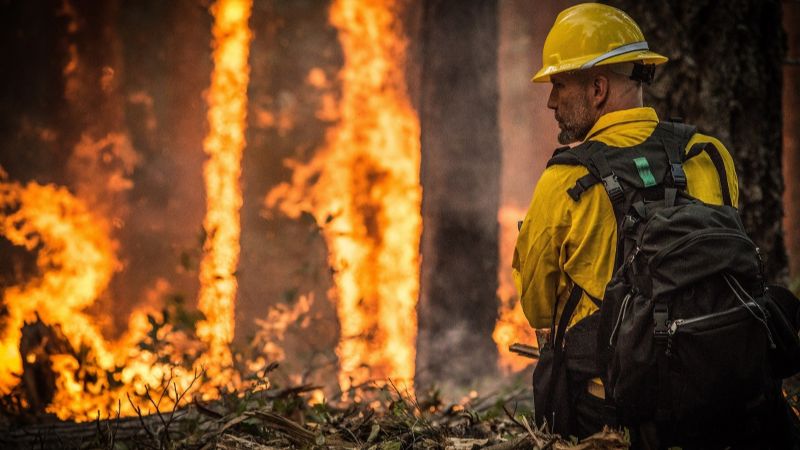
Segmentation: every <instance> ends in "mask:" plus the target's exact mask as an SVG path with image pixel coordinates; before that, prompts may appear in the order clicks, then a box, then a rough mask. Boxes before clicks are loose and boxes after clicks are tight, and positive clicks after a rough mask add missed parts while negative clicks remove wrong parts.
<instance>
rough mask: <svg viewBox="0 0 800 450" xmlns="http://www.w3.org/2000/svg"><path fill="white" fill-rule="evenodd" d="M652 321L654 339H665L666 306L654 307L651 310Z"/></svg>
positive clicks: (667, 316) (666, 331)
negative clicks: (653, 324)
mask: <svg viewBox="0 0 800 450" xmlns="http://www.w3.org/2000/svg"><path fill="white" fill-rule="evenodd" d="M653 320H654V321H655V325H656V327H655V329H654V330H653V335H654V336H655V337H656V338H666V337H667V334H668V333H669V310H667V306H666V305H658V304H657V305H655V307H654V308H653Z"/></svg>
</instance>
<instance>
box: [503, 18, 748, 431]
mask: <svg viewBox="0 0 800 450" xmlns="http://www.w3.org/2000/svg"><path fill="white" fill-rule="evenodd" d="M542 61H543V67H542V69H541V70H539V72H538V73H537V74H536V75H535V76H534V77H533V80H532V81H534V82H550V83H551V86H552V90H551V93H550V97H549V99H548V102H547V107H548V108H549V109H552V110H553V112H554V115H555V119H556V121H557V122H558V125H559V128H560V132H559V135H558V141H559V142H560V143H561V144H563V145H567V144H572V143H576V142H589V141H597V142H601V143H603V144H605V145H606V146H608V147H609V149H608V150H607V151H627V149H633V148H636V147H637V146H639V145H640V144H642V143H643V142H645V141H648V139H651V140H652V138H651V137H652V136H654V133H655V132H656V130H657V129H660V127H661V126H660V125H659V118H658V116H657V115H656V112H655V110H653V109H652V108H649V107H645V106H644V105H643V101H642V84H649V83H650V82H651V81H652V78H653V75H654V71H655V66H656V65H658V64H662V63H665V62H666V61H667V58H666V57H664V56H662V55H660V54H657V53H654V52H652V51H650V50H649V47H648V44H647V42H646V41H645V38H644V36H643V34H642V32H641V30H640V29H639V27H638V26H637V25H636V23H635V22H634V21H633V20H632V19H631V18H630V17H629V16H628V15H627V14H625V13H624V12H622V11H620V10H618V9H616V8H612V7H610V6H606V5H600V4H594V3H587V4H580V5H577V6H574V7H571V8H568V9H566V10H564V11H562V12H561V13H560V14H559V16H558V18H557V19H556V21H555V24H554V25H553V27H552V29H551V31H550V33H549V34H548V36H547V39H546V41H545V44H544V48H543V52H542ZM659 133H660V131H659ZM684 142H685V146H684V147H683V150H684V152H688V151H689V149H691V148H692V147H693V146H695V145H697V144H711V145H712V146H713V147H714V148H716V149H717V150H718V153H717V155H716V158H715V159H714V160H712V157H711V156H709V155H708V154H705V153H703V154H700V155H697V156H696V157H693V158H691V159H687V160H686V161H685V162H684V163H683V166H682V167H683V169H682V170H683V172H682V175H681V176H683V174H685V180H686V183H685V184H686V188H685V191H686V193H688V194H689V195H690V196H692V197H694V198H696V199H699V200H701V201H703V202H705V203H708V204H715V205H721V204H729V205H732V206H734V207H736V205H737V203H738V184H737V177H736V171H735V168H734V164H733V160H732V159H731V156H730V154H729V152H728V151H727V149H726V148H725V146H724V145H723V144H722V143H721V142H719V140H717V139H715V138H713V137H711V136H707V135H704V134H701V133H693V134H691V135H690V136H686V139H685V140H684ZM631 151H632V150H631ZM557 152H558V151H557ZM640 159H641V158H640ZM645 162H646V160H645ZM640 170H641V176H642V179H643V180H644V181H646V182H647V181H650V180H649V179H648V178H647V176H649V177H651V178H652V174H651V173H650V169H649V168H648V167H647V166H646V164H645V166H644V167H642V168H640ZM720 171H722V172H723V173H725V174H727V179H726V180H724V179H722V177H721V176H719V175H718V173H720ZM587 176H588V170H587V168H586V167H584V166H582V165H579V164H577V165H562V164H554V165H549V167H548V168H547V169H546V170H545V171H544V173H543V174H542V176H541V178H540V179H539V182H538V184H537V186H536V189H535V192H534V194H533V199H532V201H531V204H530V207H529V210H528V213H527V215H526V217H525V219H524V220H523V221H522V223H521V226H520V233H519V237H518V239H517V243H516V247H515V252H514V258H513V262H512V267H513V275H514V280H515V283H516V286H517V289H518V292H519V294H520V300H521V302H522V309H523V311H524V313H525V315H526V317H527V319H528V321H529V322H530V325H531V326H532V327H534V328H537V329H550V330H553V329H560V328H563V329H567V327H569V330H570V331H569V332H568V333H567V336H568V339H572V340H573V341H581V340H584V341H587V342H590V341H591V340H592V339H594V336H596V324H597V320H596V319H597V314H595V312H597V311H598V308H599V305H600V302H601V301H602V299H603V296H604V292H605V289H606V285H607V284H608V282H609V280H610V279H611V277H612V272H613V271H614V270H615V267H618V263H619V262H618V261H617V257H618V255H617V225H618V224H617V220H616V218H615V211H614V206H613V205H612V201H611V199H610V197H609V193H611V192H612V189H614V186H612V185H608V184H606V186H605V187H606V189H603V186H604V183H605V180H604V183H595V184H588V183H587V182H586V180H587ZM595 181H597V180H595ZM608 182H609V183H614V180H608ZM607 191H608V192H607ZM578 199H579V200H580V201H578ZM557 324H560V325H563V327H557V326H556V325H557ZM541 336H543V339H542V340H541V341H540V342H539V347H540V349H541V350H540V351H541V352H542V357H541V359H540V361H539V364H538V365H537V368H536V371H535V373H534V379H535V384H538V385H540V387H541V389H538V390H537V389H536V388H535V389H534V393H535V395H536V398H535V403H536V408H537V411H536V414H537V417H539V418H541V419H546V420H547V422H548V423H549V425H550V426H551V427H553V428H554V429H555V430H556V431H559V432H561V433H562V434H572V435H576V436H578V437H586V436H588V435H590V434H592V433H594V432H597V431H599V430H601V429H602V426H603V425H604V424H614V423H615V422H616V414H615V410H614V405H612V404H610V402H606V401H605V398H606V392H605V389H604V386H603V384H602V382H601V380H600V375H599V373H598V372H597V370H598V369H597V368H596V367H595V366H594V365H593V364H590V363H587V364H586V366H585V367H580V366H579V365H576V364H572V362H570V361H566V362H564V361H563V358H564V357H563V355H562V356H559V353H558V351H555V352H552V351H551V350H552V349H555V348H557V347H559V346H561V345H562V341H561V339H562V338H563V336H560V337H559V336H557V335H556V336H553V337H552V339H551V338H550V337H546V333H541ZM554 342H556V343H557V344H554ZM548 349H550V350H548ZM593 356H594V355H591V354H590V355H588V356H587V357H586V358H585V359H586V360H587V361H589V360H592V361H591V362H592V363H593V362H594V361H593ZM554 366H555V367H556V369H555V372H559V371H566V372H567V373H566V374H564V373H555V372H553V370H554V369H553V367H554ZM562 366H563V367H562ZM565 378H566V380H567V381H563V379H565ZM558 379H561V380H562V381H561V382H559V381H557V380H558ZM554 380H555V381H554Z"/></svg>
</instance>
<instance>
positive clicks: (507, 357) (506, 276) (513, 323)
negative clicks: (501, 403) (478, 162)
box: [492, 205, 536, 372]
mask: <svg viewBox="0 0 800 450" xmlns="http://www.w3.org/2000/svg"><path fill="white" fill-rule="evenodd" d="M525 213H526V211H525V209H523V208H520V207H515V206H511V205H506V206H503V207H501V208H500V211H499V212H498V217H497V218H498V221H499V222H500V261H501V262H503V263H502V264H500V270H499V273H498V280H499V285H498V287H497V297H498V298H499V299H500V311H499V317H498V319H497V323H496V324H495V327H494V332H493V333H492V338H493V339H494V342H495V343H496V344H497V350H498V353H499V356H500V357H499V360H498V364H499V366H500V368H501V369H502V370H504V371H506V372H516V371H519V370H522V369H524V368H526V367H527V366H529V365H530V364H531V360H530V359H528V358H525V357H522V356H519V355H517V354H514V353H511V352H510V351H508V347H509V346H510V345H511V344H513V343H515V342H520V343H527V344H533V343H535V342H536V334H535V333H534V329H533V328H531V326H530V324H529V323H528V321H527V319H525V314H524V313H523V312H522V304H521V303H520V302H519V296H518V295H517V289H516V287H514V281H513V280H512V279H511V269H509V267H508V262H509V261H511V258H512V256H513V255H514V245H515V243H516V240H517V234H518V231H517V221H518V220H520V219H521V218H522V217H525Z"/></svg>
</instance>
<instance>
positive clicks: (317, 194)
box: [266, 0, 422, 389]
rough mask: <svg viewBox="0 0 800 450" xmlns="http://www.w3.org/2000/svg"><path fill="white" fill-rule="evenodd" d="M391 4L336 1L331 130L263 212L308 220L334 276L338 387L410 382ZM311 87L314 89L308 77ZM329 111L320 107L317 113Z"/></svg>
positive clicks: (410, 265)
mask: <svg viewBox="0 0 800 450" xmlns="http://www.w3.org/2000/svg"><path fill="white" fill-rule="evenodd" d="M398 4H399V2H397V1H384V2H364V1H356V0H339V1H336V2H334V4H333V5H332V7H331V11H330V20H331V23H332V24H333V25H334V26H335V27H336V28H337V29H338V30H339V39H340V41H341V43H342V47H343V49H344V55H345V64H344V67H343V69H342V71H341V73H340V75H339V76H340V78H341V80H342V83H343V84H342V99H341V103H340V105H339V114H338V117H339V118H340V123H339V125H338V126H337V127H336V128H335V129H333V130H331V132H330V133H329V135H328V143H327V145H326V146H325V147H324V148H323V149H321V150H320V151H318V152H317V154H316V156H315V158H314V159H313V160H312V161H311V162H309V163H308V164H307V165H302V164H299V163H290V164H292V166H293V167H294V173H293V176H292V182H291V183H290V184H282V185H280V186H278V187H276V188H275V189H274V190H273V191H271V192H270V193H269V195H268V196H267V199H266V204H267V206H268V207H276V206H277V207H279V208H280V209H281V210H282V211H284V212H285V213H286V214H288V215H290V216H292V217H298V216H299V215H300V213H301V211H304V210H305V211H310V212H312V214H314V216H315V217H316V219H317V222H319V223H320V224H325V225H324V232H325V238H326V240H327V243H328V247H329V249H330V263H331V265H332V266H333V267H334V268H335V269H336V273H335V276H334V279H335V283H336V289H337V292H336V296H337V312H338V316H339V322H340V326H341V335H342V337H341V341H340V343H339V346H338V348H337V354H338V356H339V364H340V376H339V382H340V385H341V386H342V388H344V389H347V388H348V387H349V386H351V385H352V384H358V383H361V382H364V381H366V380H368V379H370V378H375V379H383V378H386V377H391V378H393V379H395V380H401V381H405V382H407V383H409V385H410V383H411V381H412V379H413V375H414V358H415V337H416V310H415V308H416V302H417V295H418V290H419V281H418V278H419V258H418V248H419V236H420V229H421V222H422V219H421V217H420V199H421V188H420V186H419V164H420V143H419V122H418V119H417V117H416V114H415V113H414V111H413V109H412V107H411V105H410V103H409V100H408V96H407V90H406V84H405V78H404V76H405V74H404V71H405V62H406V46H407V41H406V37H405V35H404V31H403V29H402V24H401V23H400V21H399V20H398V19H397V17H398V16H399V14H397V13H398V8H399V6H398ZM310 78H311V79H312V80H318V81H324V80H321V77H320V76H319V74H311V75H310ZM323 106H324V107H326V108H327V107H329V106H330V105H323Z"/></svg>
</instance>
